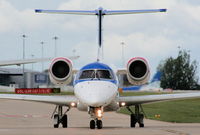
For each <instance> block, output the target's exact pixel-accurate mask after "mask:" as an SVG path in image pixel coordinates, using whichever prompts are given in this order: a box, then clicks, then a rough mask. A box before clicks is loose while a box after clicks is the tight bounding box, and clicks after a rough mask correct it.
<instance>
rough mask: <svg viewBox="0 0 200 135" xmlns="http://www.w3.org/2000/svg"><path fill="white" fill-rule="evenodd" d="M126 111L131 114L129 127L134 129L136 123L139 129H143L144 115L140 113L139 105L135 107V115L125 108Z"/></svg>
mask: <svg viewBox="0 0 200 135" xmlns="http://www.w3.org/2000/svg"><path fill="white" fill-rule="evenodd" d="M127 109H128V111H129V112H130V113H131V115H130V127H132V128H133V127H135V125H136V123H138V124H139V127H141V128H143V127H144V114H143V113H141V110H142V107H141V105H135V113H133V111H132V110H131V109H130V108H129V107H127Z"/></svg>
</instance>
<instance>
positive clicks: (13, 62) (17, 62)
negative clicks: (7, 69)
mask: <svg viewBox="0 0 200 135" xmlns="http://www.w3.org/2000/svg"><path fill="white" fill-rule="evenodd" d="M50 60H51V58H43V59H26V60H10V61H0V66H11V65H18V66H19V65H21V64H30V63H36V62H43V61H50Z"/></svg>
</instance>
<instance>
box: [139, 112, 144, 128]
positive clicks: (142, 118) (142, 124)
mask: <svg viewBox="0 0 200 135" xmlns="http://www.w3.org/2000/svg"><path fill="white" fill-rule="evenodd" d="M138 123H139V127H141V128H143V127H144V115H143V114H140V115H139V122H138Z"/></svg>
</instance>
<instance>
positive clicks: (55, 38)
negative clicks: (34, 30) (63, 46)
mask: <svg viewBox="0 0 200 135" xmlns="http://www.w3.org/2000/svg"><path fill="white" fill-rule="evenodd" d="M53 39H54V40H55V48H54V49H55V52H54V53H55V57H56V56H57V40H58V37H57V36H55V37H53Z"/></svg>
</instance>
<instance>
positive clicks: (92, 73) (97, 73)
mask: <svg viewBox="0 0 200 135" xmlns="http://www.w3.org/2000/svg"><path fill="white" fill-rule="evenodd" d="M90 78H91V79H113V76H112V74H111V73H110V71H109V70H85V71H83V72H82V73H81V75H80V77H79V79H90Z"/></svg>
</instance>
